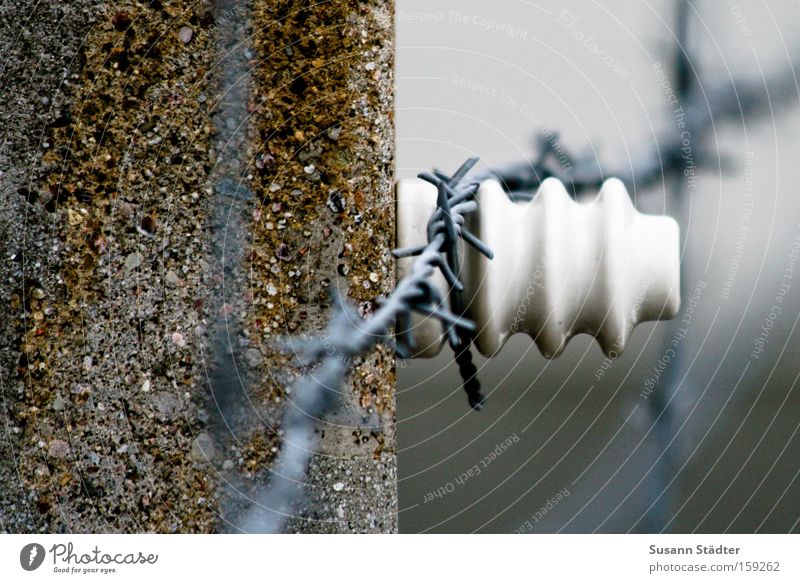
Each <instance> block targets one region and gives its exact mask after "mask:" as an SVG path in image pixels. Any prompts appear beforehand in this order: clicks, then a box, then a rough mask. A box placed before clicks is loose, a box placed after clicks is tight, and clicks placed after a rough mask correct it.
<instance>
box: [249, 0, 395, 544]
mask: <svg viewBox="0 0 800 583" xmlns="http://www.w3.org/2000/svg"><path fill="white" fill-rule="evenodd" d="M393 12H394V6H393V3H392V2H380V1H375V0H369V1H362V2H343V1H342V2H339V1H334V2H322V3H318V4H317V3H309V4H307V5H306V3H300V2H296V1H291V0H283V1H272V2H263V3H256V9H255V10H254V47H255V50H256V54H257V57H258V59H259V63H258V69H257V71H256V72H255V75H256V79H257V81H256V87H257V90H258V95H257V97H256V98H255V100H254V101H255V102H254V117H255V120H254V125H255V127H256V132H257V134H256V136H255V139H254V151H253V153H252V155H253V158H254V160H255V166H256V170H257V171H256V172H254V185H256V186H255V190H256V191H257V192H260V193H262V196H263V203H264V204H263V206H262V207H261V208H260V209H258V213H259V214H258V216H257V217H256V220H255V221H254V234H253V240H254V253H253V257H252V263H251V268H252V287H251V289H252V295H253V297H254V298H259V299H257V300H255V301H254V310H253V318H252V320H251V326H252V329H254V330H255V331H257V333H258V336H259V337H260V338H261V339H262V340H263V341H264V342H265V343H266V344H268V343H269V342H270V341H271V340H272V339H274V338H275V337H276V336H280V335H287V334H297V333H298V332H301V331H302V332H313V331H314V330H319V329H322V328H323V327H324V324H325V316H326V312H327V307H328V304H329V294H330V291H331V288H332V287H333V288H336V289H338V290H340V291H341V292H346V293H347V294H348V295H349V296H350V298H352V299H353V300H354V301H355V302H357V303H358V305H359V308H360V310H361V313H362V314H365V315H366V314H368V313H369V312H371V311H372V310H373V309H374V304H373V302H372V300H373V299H374V298H375V297H377V296H379V295H381V294H387V293H388V292H389V291H390V290H391V289H392V288H393V286H394V263H393V261H392V258H391V255H390V251H391V249H392V247H393V244H394V198H393V194H392V192H393V191H392V187H391V185H392V177H393V163H394V158H393V154H394V129H393V109H392V108H393V56H394V52H393V34H394V29H393ZM265 352H267V354H268V356H267V358H266V359H265V361H264V363H263V364H262V368H261V370H262V374H263V378H265V382H264V383H262V385H261V391H262V392H261V393H260V395H261V398H262V399H265V400H266V401H267V402H272V403H279V402H282V401H283V400H284V399H286V397H287V396H286V395H285V393H284V390H283V389H284V387H285V386H286V383H285V379H283V378H282V377H281V376H280V375H278V374H276V373H277V372H278V371H282V370H285V369H286V366H287V365H288V364H289V362H290V359H289V358H287V357H286V356H281V355H279V354H276V353H275V352H274V351H269V349H265ZM355 364H356V365H357V366H356V368H355V372H354V374H353V378H352V381H353V383H352V390H351V391H349V394H346V396H345V400H346V401H347V402H348V403H347V405H346V406H345V410H344V411H342V412H341V413H340V414H339V415H338V416H336V418H335V419H331V420H328V421H327V422H326V423H323V424H322V425H321V426H320V448H319V454H318V455H317V456H316V457H315V458H314V460H313V461H312V464H311V471H310V473H309V479H308V483H307V484H306V485H305V487H304V488H303V491H304V499H303V502H302V504H301V505H300V507H299V508H298V509H297V511H296V513H295V514H296V518H295V519H294V520H292V521H290V522H289V524H288V526H287V530H288V531H290V532H295V531H300V532H394V531H396V529H397V517H396V512H397V498H396V461H395V437H394V355H393V353H392V351H391V350H389V349H388V348H386V347H383V346H380V347H379V348H378V349H377V350H376V351H375V352H373V353H372V354H370V355H368V356H366V357H365V358H363V359H362V361H361V362H358V363H355ZM288 397H289V399H291V395H289V396H288ZM290 406H291V405H290ZM370 424H375V425H377V427H376V428H374V429H370V428H368V426H369V425H370Z"/></svg>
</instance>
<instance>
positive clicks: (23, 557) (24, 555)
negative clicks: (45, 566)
mask: <svg viewBox="0 0 800 583" xmlns="http://www.w3.org/2000/svg"><path fill="white" fill-rule="evenodd" d="M44 555H45V552H44V547H43V546H42V545H40V544H39V543H30V544H27V545H25V546H24V547H22V550H21V551H20V552H19V564H20V565H22V568H23V569H25V570H26V571H35V570H36V569H38V568H39V567H41V566H42V563H43V562H44Z"/></svg>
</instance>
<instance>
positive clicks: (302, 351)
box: [243, 158, 493, 533]
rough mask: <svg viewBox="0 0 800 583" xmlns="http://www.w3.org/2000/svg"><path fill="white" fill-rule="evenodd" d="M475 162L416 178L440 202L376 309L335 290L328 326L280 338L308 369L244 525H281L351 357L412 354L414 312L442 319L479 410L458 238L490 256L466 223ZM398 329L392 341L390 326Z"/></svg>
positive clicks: (252, 528) (472, 206)
mask: <svg viewBox="0 0 800 583" xmlns="http://www.w3.org/2000/svg"><path fill="white" fill-rule="evenodd" d="M477 162H478V158H470V159H469V160H467V161H466V162H464V163H463V164H462V165H461V167H460V168H459V169H458V170H457V171H456V172H455V173H454V174H453V175H452V176H447V175H445V174H443V173H441V172H439V171H434V172H433V173H427V172H423V173H421V174H420V175H419V177H420V178H421V179H423V180H426V181H427V182H430V183H431V184H433V185H434V186H435V187H436V189H437V199H436V209H435V210H434V212H433V214H432V216H431V218H430V220H429V222H428V227H427V240H428V242H427V243H426V244H425V245H420V246H418V247H409V248H405V249H396V250H395V251H394V255H395V257H397V258H401V257H415V258H416V259H415V260H414V261H413V263H412V264H411V267H410V270H409V273H408V275H406V277H404V278H402V279H401V280H400V281H399V282H398V284H397V287H395V289H394V291H393V292H392V293H391V294H390V295H389V296H388V297H386V298H382V299H379V300H378V304H379V308H378V310H377V311H375V312H374V313H373V314H372V315H371V316H370V317H368V318H366V319H365V318H362V317H361V316H360V315H359V314H358V312H357V310H356V309H355V307H353V306H352V305H350V304H349V303H348V302H347V301H346V300H345V299H344V298H343V297H342V296H341V295H340V294H339V293H338V292H335V291H334V292H333V293H332V308H331V318H330V321H329V323H328V326H327V328H326V329H325V331H324V332H323V333H321V334H319V335H317V336H314V337H311V338H306V339H288V340H285V341H284V342H283V343H282V345H283V346H282V347H283V349H284V350H287V351H291V352H292V353H293V354H294V355H295V356H296V357H297V359H298V361H299V363H300V365H301V366H303V367H305V368H306V370H307V373H306V374H305V375H304V376H302V377H301V378H300V380H299V381H298V382H297V384H296V386H295V390H294V400H293V403H291V404H290V405H289V406H287V409H286V412H285V414H284V418H283V422H282V428H283V445H282V446H281V451H280V453H279V455H278V459H277V461H276V462H275V464H274V466H273V474H272V480H271V483H270V485H269V487H268V488H267V489H266V490H265V492H264V494H263V495H262V496H260V497H259V499H258V500H256V501H255V503H254V504H253V506H252V508H251V511H250V512H249V514H248V516H247V517H246V519H245V522H244V525H243V526H244V529H245V530H246V531H247V532H267V533H274V532H280V531H281V527H282V525H283V522H284V521H285V519H286V518H288V517H289V516H290V513H291V507H292V504H293V501H294V499H295V490H296V488H297V486H298V485H299V484H300V483H301V482H302V480H303V479H304V477H305V473H306V468H307V467H308V463H309V461H310V458H311V452H312V451H313V435H314V428H315V426H316V423H317V422H318V420H319V419H320V418H322V417H323V416H324V415H325V414H326V413H328V412H330V411H332V410H333V409H334V407H335V406H336V404H337V403H338V402H339V400H340V397H341V394H342V393H341V389H340V387H341V386H342V385H343V383H344V381H345V378H346V376H347V374H348V372H349V370H350V366H349V364H348V363H351V362H353V360H354V359H355V357H357V356H360V355H362V354H364V353H365V352H367V351H368V350H370V349H371V348H372V347H373V346H375V345H376V344H378V343H379V342H390V343H392V344H393V345H394V348H395V350H396V352H397V354H398V356H400V357H401V358H410V357H411V356H412V355H413V353H414V350H415V343H414V338H413V331H412V320H411V318H412V314H413V312H417V313H420V314H422V315H423V316H426V317H432V318H436V319H437V320H439V321H440V322H441V324H442V330H443V332H444V334H445V335H446V337H447V339H448V342H449V344H450V346H451V348H452V349H453V350H454V352H455V358H456V362H457V363H458V366H459V371H460V372H461V374H462V378H463V386H464V390H465V392H466V393H467V397H468V400H469V404H470V406H472V407H473V408H474V409H480V408H481V407H482V406H483V403H484V400H485V398H484V396H483V395H482V393H481V390H480V382H479V381H478V379H477V368H476V367H475V365H474V364H473V363H472V355H471V351H470V344H471V342H472V333H473V332H474V331H475V324H474V323H473V322H472V321H470V320H468V319H466V318H464V316H463V300H462V299H461V292H462V291H463V289H464V285H463V284H462V283H461V281H460V280H459V278H458V275H457V274H458V272H459V265H460V260H459V253H458V240H459V239H461V240H462V241H463V242H464V243H466V244H468V245H470V246H472V247H474V248H475V249H476V250H477V251H478V252H479V253H481V254H483V255H485V256H486V257H488V258H489V259H492V257H493V253H492V251H491V249H489V248H488V247H487V246H486V245H485V244H484V243H483V242H482V241H481V240H480V239H478V238H477V237H476V236H475V235H474V234H472V233H471V232H469V230H468V229H467V228H466V227H465V226H464V217H465V215H468V214H470V213H472V212H474V211H475V210H476V209H477V208H478V203H477V201H476V200H475V195H476V194H477V191H478V187H479V183H478V182H465V181H464V179H465V178H466V176H467V174H468V173H469V171H470V170H471V169H472V168H473V167H474V166H475V164H476V163H477ZM436 270H438V271H439V272H440V273H441V274H442V275H443V276H444V278H445V281H447V283H448V285H449V286H450V290H449V294H448V300H449V307H448V305H447V303H448V302H446V301H445V298H443V297H442V295H441V293H440V292H439V290H438V289H437V287H436V285H435V284H434V283H432V281H431V276H432V275H433V274H434V273H435V272H436ZM393 328H394V329H396V332H395V334H394V342H392V338H391V331H392V329H393Z"/></svg>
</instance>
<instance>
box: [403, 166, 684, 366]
mask: <svg viewBox="0 0 800 583" xmlns="http://www.w3.org/2000/svg"><path fill="white" fill-rule="evenodd" d="M436 193H437V191H436V188H435V187H434V186H433V185H431V184H429V183H428V182H425V181H423V180H418V179H412V180H402V181H400V182H398V184H397V244H398V247H413V246H416V245H421V244H425V243H426V228H427V223H428V220H429V218H430V216H431V213H432V212H433V210H434V209H435V207H436ZM477 201H478V210H477V211H475V212H474V213H472V214H470V215H467V217H466V225H465V226H466V227H467V228H468V229H469V230H470V231H471V232H472V233H473V234H474V235H476V236H477V237H478V238H479V239H481V240H483V242H485V243H486V244H487V245H488V246H489V247H490V248H491V249H492V251H493V252H494V259H492V260H489V259H487V258H486V257H484V256H483V255H481V254H480V253H478V251H476V250H475V249H473V248H472V247H470V246H468V245H465V244H463V243H462V244H461V245H460V253H461V258H462V263H461V272H460V274H459V278H460V280H461V281H462V283H463V284H464V288H465V289H464V292H463V293H462V297H463V300H464V304H465V306H466V311H465V315H466V317H467V318H469V319H471V320H472V321H473V322H475V324H476V325H477V332H476V336H475V345H476V346H477V348H478V350H480V352H481V353H482V354H483V355H485V356H492V355H494V354H495V353H497V351H499V350H500V348H501V347H502V346H503V344H504V343H505V342H506V341H507V340H508V338H509V337H510V336H511V335H512V334H514V333H516V332H526V333H527V334H529V335H530V336H531V338H533V340H534V341H535V342H536V345H537V346H538V347H539V349H540V350H541V352H542V354H544V355H545V356H546V357H548V358H552V357H554V356H557V355H558V354H559V353H561V351H562V350H563V349H564V347H565V345H566V343H567V341H568V340H569V339H570V338H571V337H572V336H574V335H575V334H579V333H581V332H585V333H588V334H591V335H593V336H595V337H596V338H597V340H598V342H599V343H600V346H601V347H602V348H603V350H604V352H605V353H606V354H607V355H609V356H612V357H613V356H616V355H618V354H621V353H622V350H623V348H624V347H625V344H626V342H627V340H628V338H629V337H630V335H631V332H632V330H633V328H634V326H636V324H638V323H639V322H643V321H647V320H660V319H668V318H672V317H674V316H675V315H676V314H677V313H678V310H679V308H680V263H679V229H678V224H677V223H676V222H675V220H674V219H672V218H670V217H666V216H653V215H645V214H641V213H639V212H638V211H637V210H636V209H635V208H634V206H633V204H632V202H631V200H630V197H629V196H628V193H627V191H626V189H625V185H624V184H623V183H622V182H621V181H619V180H617V179H614V178H612V179H610V180H607V181H606V182H605V183H604V184H603V186H602V188H601V190H600V194H599V195H598V196H597V197H596V198H595V199H594V200H593V201H591V202H589V203H585V204H584V203H578V202H576V201H575V200H573V199H572V198H571V197H570V196H569V194H568V193H567V190H566V189H565V188H564V185H563V184H562V183H561V182H560V181H559V180H556V179H553V178H550V179H547V180H545V181H544V182H542V184H541V186H540V188H539V191H538V193H537V194H536V196H535V197H534V198H533V200H532V201H531V202H512V201H511V200H510V199H509V198H508V196H507V195H506V193H505V192H504V191H503V189H502V187H501V186H500V184H499V183H498V182H497V181H495V180H487V181H485V182H483V183H482V184H481V185H480V189H479V190H478V194H477ZM411 261H413V258H407V259H401V260H399V261H398V269H399V275H400V276H401V277H402V276H404V275H405V274H406V272H407V270H408V268H409V266H410V264H411ZM434 282H435V283H436V285H437V286H438V287H439V289H440V290H441V292H442V296H443V297H447V296H448V294H449V292H450V290H449V287H448V286H447V284H446V282H445V280H444V278H443V277H442V276H441V275H440V274H439V273H438V271H437V273H436V274H435V275H434ZM413 322H414V326H413V330H412V332H413V337H414V341H415V345H416V354H415V356H420V357H430V356H434V355H436V354H437V353H438V352H439V350H440V349H441V345H442V343H443V341H444V335H443V333H442V326H441V323H440V322H439V321H438V320H437V319H435V318H423V317H422V316H415V318H414V320H413Z"/></svg>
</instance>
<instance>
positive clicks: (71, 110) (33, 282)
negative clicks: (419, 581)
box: [0, 0, 396, 532]
mask: <svg viewBox="0 0 800 583" xmlns="http://www.w3.org/2000/svg"><path fill="white" fill-rule="evenodd" d="M224 4H226V3H225V2H221V3H220V5H224ZM227 4H231V3H230V2H228V3H227ZM251 4H252V6H251V7H250V11H248V13H249V14H252V18H253V28H252V33H253V38H252V39H246V40H245V41H244V42H240V41H238V40H235V41H232V45H231V50H236V51H245V50H252V51H253V54H250V53H246V55H247V57H248V58H249V59H250V62H251V63H252V66H253V67H254V68H253V71H252V76H253V81H252V83H250V84H249V86H250V87H251V99H250V101H249V102H248V103H247V104H246V105H245V106H244V108H240V109H239V111H240V113H239V114H237V115H241V111H242V110H243V111H246V112H247V113H250V114H252V115H251V117H250V119H249V124H250V127H251V128H252V133H251V134H249V135H250V138H251V142H250V150H249V151H247V150H246V143H245V142H246V140H243V139H242V136H243V135H246V127H247V126H243V127H245V130H239V131H236V132H233V133H232V136H234V139H233V140H232V141H230V145H227V144H228V142H225V144H226V146H224V147H225V148H230V152H233V153H232V154H230V155H227V154H226V155H222V156H221V155H220V141H219V140H220V136H221V135H224V131H225V127H226V126H225V125H224V124H225V123H226V120H225V119H224V118H221V117H220V115H219V112H221V111H227V110H225V108H224V107H223V105H224V100H225V99H226V98H227V99H235V98H236V96H237V95H239V94H240V93H237V92H235V91H234V92H233V93H227V94H223V93H222V92H220V91H219V81H220V76H219V74H218V72H219V63H220V61H219V60H218V58H219V51H218V47H219V46H220V43H219V38H218V37H219V35H220V34H221V31H224V29H225V26H224V22H222V21H221V20H220V18H224V14H223V15H221V14H220V5H217V6H212V3H211V2H210V1H207V0H204V1H200V2H197V1H195V0H191V1H190V0H161V1H150V2H139V3H134V2H106V3H102V4H97V3H95V2H93V1H90V0H78V1H75V0H71V1H51V2H47V3H37V4H36V9H34V10H31V9H30V6H29V3H27V2H22V1H11V0H2V3H1V4H0V54H2V60H1V61H0V67H2V69H0V123H2V129H0V131H1V132H2V134H0V135H2V136H3V139H2V148H0V172H2V174H0V189H1V190H2V198H1V199H0V237H1V238H0V252H1V253H2V261H1V262H0V302H2V309H3V311H4V312H5V314H6V315H7V316H6V317H5V318H4V319H3V320H2V322H0V326H1V328H0V366H2V373H1V374H2V376H1V377H0V379H1V380H2V383H0V389H1V390H2V392H1V394H2V410H0V416H2V424H0V530H2V531H8V532H30V531H50V532H96V531H107V532H142V531H155V532H176V531H178V532H212V531H215V530H225V531H236V530H237V524H236V518H237V507H241V506H246V501H247V498H248V497H249V492H255V491H257V490H258V489H259V488H263V486H264V483H265V481H268V478H269V464H270V463H271V461H272V458H273V457H274V454H275V451H277V449H278V447H280V427H279V419H280V413H281V410H282V407H283V406H284V404H285V403H286V397H287V396H288V397H289V398H290V395H287V393H286V392H285V389H286V387H287V386H288V382H289V381H290V380H291V379H292V375H291V373H287V372H285V371H286V370H287V368H286V365H288V364H289V363H288V359H287V358H286V357H284V356H280V355H277V354H275V352H274V350H273V349H272V348H271V347H270V345H269V342H270V341H271V340H272V339H274V338H275V337H276V336H278V335H283V334H286V333H296V332H298V331H300V330H307V331H312V330H314V329H318V328H321V327H322V324H323V322H324V312H325V309H326V306H327V288H328V287H329V286H331V285H337V286H339V287H340V288H343V289H347V290H349V293H350V295H351V296H352V297H353V298H355V299H356V300H357V301H359V302H361V304H360V305H361V308H362V310H363V311H364V312H367V311H369V310H370V309H371V308H372V305H371V303H370V299H371V298H373V297H374V296H376V295H378V294H380V293H385V292H387V291H388V290H389V289H390V288H391V286H392V284H393V265H392V262H391V259H390V257H389V255H388V252H389V249H390V248H391V246H392V239H393V232H394V228H393V208H392V206H393V205H392V203H391V200H392V199H391V188H390V182H391V166H392V153H393V131H392V124H391V107H392V70H391V59H392V45H391V42H392V26H391V24H392V22H391V13H392V6H391V5H390V4H386V5H384V4H382V3H379V2H360V3H351V2H344V1H341V2H339V1H335V2H329V3H324V4H321V5H314V6H312V7H310V8H304V6H301V5H299V3H296V2H268V1H266V0H264V1H262V0H257V1H256V2H253V3H251ZM236 30H237V34H240V33H241V32H242V30H244V31H245V32H247V31H249V30H250V29H249V28H248V27H244V28H242V27H239V28H238V29H236ZM234 121H236V120H234ZM239 121H241V120H239ZM220 122H221V123H222V124H223V126H220V125H219V123H220ZM215 124H216V127H215ZM237 127H238V126H237ZM243 143H245V145H244V146H243V145H242V144H243ZM242 152H245V155H244V156H242V155H241V153H242ZM229 175H235V176H236V177H237V178H238V179H239V180H240V181H241V183H242V184H244V185H245V186H246V187H247V188H248V189H249V191H250V192H252V193H255V195H256V198H255V200H254V201H250V202H241V203H239V202H237V203H236V206H235V208H233V210H232V212H231V213H230V214H229V215H227V216H228V217H229V218H230V217H235V220H236V221H238V222H237V223H236V224H237V225H238V227H237V228H241V230H243V232H244V239H243V240H244V241H246V242H247V245H248V246H249V248H248V249H247V250H246V252H245V253H243V254H242V255H241V256H242V258H243V263H244V265H242V270H241V273H239V274H238V275H235V278H236V285H232V286H231V285H229V284H230V283H232V282H231V279H230V277H231V276H230V273H231V271H226V269H225V268H224V266H223V264H222V262H221V260H220V258H219V257H218V254H219V251H220V248H221V247H220V245H219V244H218V240H215V233H218V232H219V227H220V222H219V219H220V214H219V210H220V209H219V208H217V207H216V206H215V205H216V204H217V203H218V201H219V200H220V197H219V193H220V190H224V186H223V188H222V189H221V188H220V181H221V180H222V179H224V178H226V176H229ZM273 185H280V188H276V186H273ZM329 201H330V204H327V205H326V203H328V202H329ZM331 208H332V209H334V210H333V211H332V210H330V209H331ZM227 226H230V224H228V225H227ZM215 241H216V242H215ZM222 248H224V245H223V246H222ZM233 272H234V273H235V272H236V270H235V268H234V269H233ZM340 274H341V275H340ZM226 277H228V279H227V281H226ZM226 284H227V288H226ZM223 288H226V289H227V290H228V293H230V292H231V290H233V291H234V292H237V290H239V291H241V296H242V297H238V296H237V297H235V298H233V299H231V300H230V301H228V299H227V298H228V296H227V295H226V296H223V295H222V294H221V293H220V290H221V289H223ZM220 300H222V302H221V303H220ZM221 317H222V318H223V320H224V321H230V322H232V323H238V324H237V325H236V326H233V329H235V330H237V332H236V334H234V336H233V337H232V338H228V341H229V342H228V344H229V348H231V350H232V358H233V359H234V360H235V361H236V362H237V363H245V365H246V366H243V369H247V371H246V372H245V373H244V374H243V375H242V387H243V389H242V390H243V394H245V396H246V401H247V402H249V403H250V405H251V406H252V413H253V415H249V416H248V415H245V416H244V418H245V422H243V424H242V425H241V426H237V427H236V428H231V427H227V426H226V425H225V423H222V424H220V423H219V421H220V416H219V415H218V412H219V411H218V404H219V402H218V400H217V397H218V395H217V394H215V393H214V389H215V385H214V379H215V377H214V370H215V363H216V366H219V363H220V359H219V358H218V357H219V354H218V348H219V347H218V345H217V344H218V343H215V342H214V341H213V337H214V336H213V330H214V329H215V322H219V321H220V318H221ZM239 332H240V333H239ZM224 360H225V359H224V358H223V359H222V362H223V363H224ZM393 367H394V358H393V355H392V353H391V351H389V350H388V349H383V348H381V349H379V350H377V351H376V352H375V353H374V354H372V355H370V356H369V357H367V358H365V359H364V362H363V363H360V364H359V366H358V367H357V368H356V372H355V374H354V387H353V391H352V393H351V394H352V398H350V399H349V400H350V401H351V402H352V405H351V406H350V407H349V413H348V412H347V411H345V412H343V413H342V414H341V415H339V416H338V417H337V419H339V420H340V421H341V420H344V422H343V423H341V424H340V426H338V427H336V428H332V426H327V427H326V426H322V427H321V433H320V435H321V440H320V443H321V454H320V456H319V457H318V458H317V460H316V461H315V462H314V463H313V464H312V468H311V473H310V475H309V486H308V487H307V488H306V494H307V495H306V496H305V497H304V498H303V503H302V505H301V507H300V508H298V514H299V516H300V517H301V518H298V519H297V520H296V521H294V522H293V523H291V524H290V527H289V530H291V531H295V530H299V531H336V532H339V531H359V532H360V531H393V530H395V529H396V515H395V512H396V488H395V481H396V478H395V463H394V435H393V431H392V427H393V426H392V423H393V420H394V399H393V386H394V378H393ZM261 378H263V379H265V380H264V381H259V380H258V379H261ZM217 388H219V386H218V385H217ZM210 389H211V390H210ZM378 413H380V414H382V416H383V417H382V419H383V421H384V422H385V423H386V426H385V428H378V429H377V430H375V431H370V430H366V431H363V430H361V429H359V427H361V426H362V425H364V423H365V420H369V422H370V423H375V421H376V415H377V414H378ZM252 419H256V420H259V419H260V421H261V423H253V421H252ZM223 421H225V419H223ZM221 485H230V486H231V487H225V486H221Z"/></svg>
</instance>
